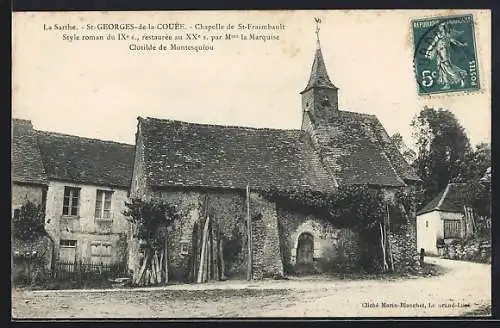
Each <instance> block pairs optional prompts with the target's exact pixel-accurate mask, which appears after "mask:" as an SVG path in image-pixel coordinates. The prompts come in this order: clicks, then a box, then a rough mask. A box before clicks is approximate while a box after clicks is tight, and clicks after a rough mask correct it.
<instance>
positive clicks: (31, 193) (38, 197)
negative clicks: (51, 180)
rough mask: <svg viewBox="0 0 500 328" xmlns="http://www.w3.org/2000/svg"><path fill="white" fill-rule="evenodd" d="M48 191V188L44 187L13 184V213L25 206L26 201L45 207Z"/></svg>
mask: <svg viewBox="0 0 500 328" xmlns="http://www.w3.org/2000/svg"><path fill="white" fill-rule="evenodd" d="M46 189H47V187H45V186H42V185H34V184H21V183H16V182H14V183H12V211H14V210H15V209H17V208H20V207H21V206H23V204H24V203H25V202H26V200H29V201H31V202H32V203H35V204H39V205H42V206H43V205H44V204H43V202H44V199H43V198H44V197H43V195H44V190H46ZM13 213H14V212H12V214H13Z"/></svg>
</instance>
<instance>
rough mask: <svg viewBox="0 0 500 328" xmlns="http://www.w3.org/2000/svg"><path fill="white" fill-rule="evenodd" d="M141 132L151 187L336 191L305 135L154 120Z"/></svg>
mask: <svg viewBox="0 0 500 328" xmlns="http://www.w3.org/2000/svg"><path fill="white" fill-rule="evenodd" d="M139 129H140V131H141V133H142V137H143V142H144V153H145V163H146V170H147V177H148V182H149V184H150V185H151V186H192V187H194V186H205V187H207V186H208V187H222V188H244V187H245V186H246V185H247V183H248V184H250V186H251V187H252V186H253V187H258V188H266V187H276V188H284V189H288V188H298V189H300V188H304V189H315V190H325V189H328V190H330V189H331V188H333V186H332V181H331V179H330V178H329V176H328V173H327V172H326V171H325V170H324V168H323V166H322V165H321V164H320V162H319V157H318V156H317V154H316V153H315V151H314V149H313V146H312V143H311V140H310V137H309V136H308V135H307V134H306V133H305V132H303V131H299V130H278V129H257V128H247V127H235V126H219V125H207V124H194V123H187V122H180V121H172V120H160V119H155V118H146V119H144V118H139Z"/></svg>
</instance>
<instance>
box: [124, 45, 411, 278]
mask: <svg viewBox="0 0 500 328" xmlns="http://www.w3.org/2000/svg"><path fill="white" fill-rule="evenodd" d="M338 92H339V89H338V88H337V87H336V86H335V85H334V84H333V83H332V81H331V80H330V78H329V76H328V73H327V70H326V66H325V62H324V59H323V55H322V52H321V47H320V45H319V42H318V46H317V49H316V52H315V55H314V61H313V64H312V69H311V73H310V77H309V81H308V83H307V85H306V87H305V88H304V90H302V91H301V92H300V94H301V96H302V127H301V129H300V130H281V129H268V128H248V127H240V126H219V125H209V124H194V123H187V122H181V121H173V120H164V119H157V118H149V117H148V118H142V117H139V118H138V124H137V132H136V154H135V162H134V168H133V176H132V184H131V191H130V192H131V197H136V198H141V199H152V198H163V199H165V200H168V201H169V202H173V203H175V204H176V205H177V207H178V209H179V210H180V214H181V215H180V216H181V218H180V219H179V220H178V221H177V222H176V223H175V224H174V225H173V226H172V227H171V231H170V233H169V245H168V248H169V254H170V255H169V267H170V269H169V270H170V275H172V277H173V278H174V279H178V280H182V281H193V280H195V279H194V276H195V272H194V269H193V263H195V257H197V256H199V254H198V253H197V250H196V247H195V246H196V245H195V244H196V236H197V235H199V231H200V230H201V228H202V227H203V221H204V220H205V218H206V217H207V216H209V217H210V218H211V220H213V221H214V222H216V223H217V226H218V227H219V234H220V235H219V237H218V238H219V239H220V240H223V241H224V248H223V256H224V265H225V275H226V276H227V277H235V278H244V277H245V275H246V272H247V263H248V260H249V259H248V258H249V256H248V252H247V245H246V235H247V230H246V229H247V223H246V211H247V202H246V192H245V191H246V188H247V186H249V189H250V196H249V199H250V212H251V215H250V216H251V218H252V220H251V222H252V223H251V229H252V232H251V234H252V239H251V240H252V259H251V261H252V262H251V263H252V273H253V278H255V279H259V278H262V277H266V276H272V275H282V274H286V273H290V272H293V271H294V270H296V268H299V267H300V266H310V267H311V268H313V269H315V270H317V271H318V270H319V271H321V268H322V267H325V265H326V266H327V267H328V265H329V264H330V266H329V267H332V266H331V265H334V266H333V267H335V265H336V266H337V267H339V269H342V268H347V267H351V266H356V265H357V263H358V262H359V260H360V249H359V248H360V238H359V236H358V235H357V233H356V232H355V231H353V230H350V229H348V228H339V227H335V226H333V225H331V224H330V223H329V222H327V221H326V220H325V219H324V218H322V217H317V216H315V215H313V214H307V213H299V212H296V211H293V210H291V209H289V208H287V207H286V206H284V205H283V204H280V203H276V202H271V201H269V200H267V199H265V198H263V197H261V195H260V194H259V192H258V191H259V189H265V188H277V189H283V190H288V189H290V188H293V189H307V190H317V191H326V192H334V191H335V189H336V188H337V187H338V186H341V185H369V186H372V187H374V188H382V189H385V190H388V191H392V190H397V189H398V188H408V187H409V186H411V185H413V184H414V183H415V182H416V181H418V180H419V179H418V177H417V176H416V174H415V173H414V171H413V170H412V169H411V167H410V166H409V165H408V164H407V162H406V161H405V160H404V158H403V156H402V155H401V153H400V152H399V151H398V149H397V148H396V147H395V145H394V144H393V143H392V142H391V139H390V138H389V136H388V134H387V132H386V131H385V129H384V127H383V126H382V125H381V123H380V122H379V120H378V119H377V117H375V116H374V115H368V114H360V113H355V112H348V111H344V110H341V109H339V106H338ZM413 223H414V222H413ZM413 223H412V224H413ZM132 229H133V227H132ZM410 231H413V230H411V229H410ZM406 233H407V235H406V236H404V238H403V239H407V241H408V242H407V243H406V244H405V246H401V247H410V248H412V247H414V249H415V252H416V245H414V244H415V242H414V237H415V236H414V234H411V233H410V235H408V232H406ZM408 245H409V246H408ZM339 247H342V258H340V256H341V255H340V252H339V251H338V249H339ZM395 247H396V248H397V247H398V245H395ZM397 253H398V252H397V251H396V252H395V254H397ZM140 254H141V243H140V242H139V241H137V240H135V239H134V238H132V237H131V240H130V243H129V267H130V269H131V270H133V271H136V270H138V269H139V266H140ZM396 260H397V259H396Z"/></svg>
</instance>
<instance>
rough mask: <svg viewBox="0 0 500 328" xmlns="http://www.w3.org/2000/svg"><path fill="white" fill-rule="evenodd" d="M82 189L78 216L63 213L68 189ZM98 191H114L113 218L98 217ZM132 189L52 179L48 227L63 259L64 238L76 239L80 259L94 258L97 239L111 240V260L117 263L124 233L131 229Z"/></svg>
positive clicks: (47, 212)
mask: <svg viewBox="0 0 500 328" xmlns="http://www.w3.org/2000/svg"><path fill="white" fill-rule="evenodd" d="M66 186H68V187H76V188H80V198H79V208H78V212H79V213H78V215H77V216H65V215H63V213H62V211H63V199H64V188H65V187H66ZM97 190H107V191H112V192H113V193H112V197H111V213H112V221H100V220H96V218H95V206H96V197H97ZM127 194H128V191H127V190H124V189H118V188H111V187H106V186H96V185H80V184H75V183H66V182H58V181H51V182H50V184H49V188H48V191H47V204H46V215H45V222H46V223H45V229H46V231H47V233H48V234H49V235H50V236H51V238H52V239H53V240H54V244H55V245H54V249H55V252H54V255H55V257H56V259H58V258H59V248H60V241H61V239H68V240H76V241H77V245H76V259H77V260H84V261H90V260H91V258H92V255H91V244H92V243H93V242H104V243H111V247H112V258H111V262H117V261H119V260H120V259H121V257H122V256H121V255H120V254H119V252H118V251H117V247H118V245H117V241H118V240H119V238H120V235H122V234H127V233H128V232H129V223H128V221H127V219H126V217H125V216H124V215H123V211H124V210H125V201H126V200H127Z"/></svg>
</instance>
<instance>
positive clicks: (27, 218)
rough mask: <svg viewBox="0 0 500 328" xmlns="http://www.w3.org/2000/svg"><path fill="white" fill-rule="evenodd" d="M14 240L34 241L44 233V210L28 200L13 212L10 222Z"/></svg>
mask: <svg viewBox="0 0 500 328" xmlns="http://www.w3.org/2000/svg"><path fill="white" fill-rule="evenodd" d="M12 226H13V234H14V237H15V238H18V239H20V240H24V241H28V240H35V239H37V238H38V237H40V236H42V235H43V234H44V233H45V209H44V208H43V207H42V206H41V205H39V204H36V203H33V202H31V201H29V200H26V202H25V203H24V204H23V206H21V208H20V209H19V210H16V211H15V212H14V218H13V221H12Z"/></svg>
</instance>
